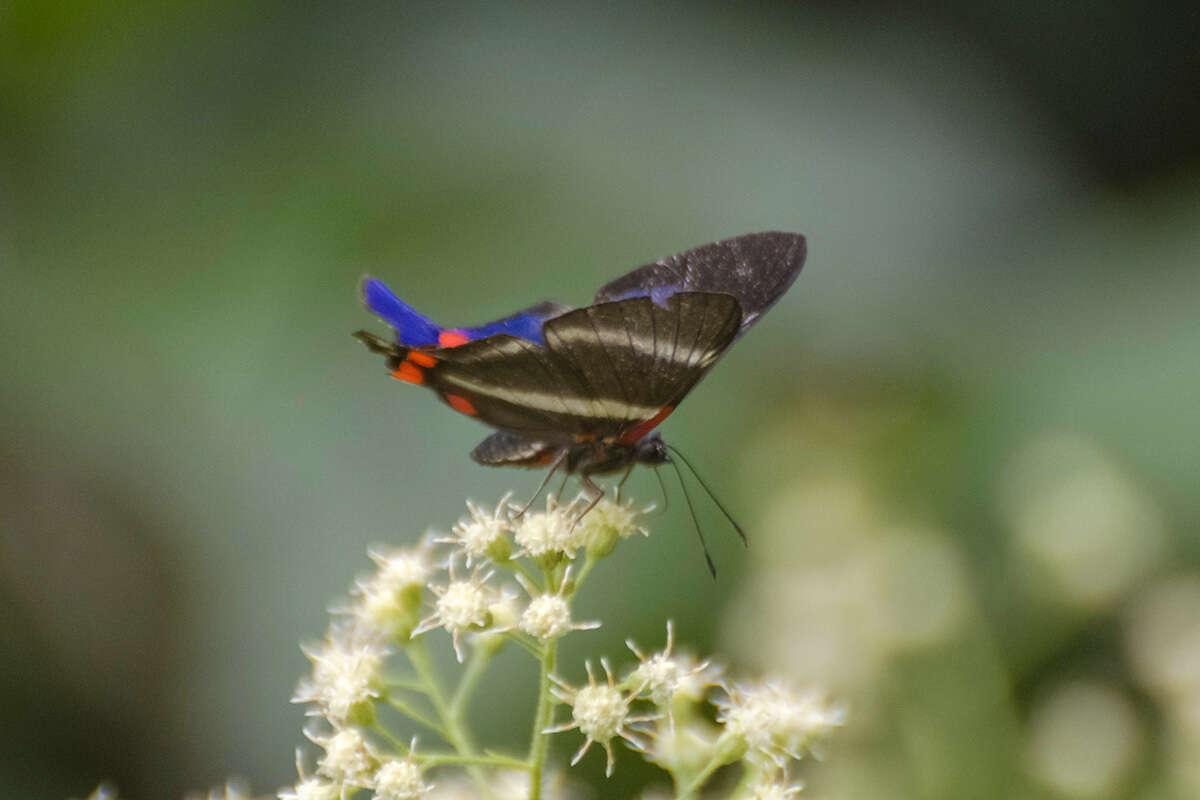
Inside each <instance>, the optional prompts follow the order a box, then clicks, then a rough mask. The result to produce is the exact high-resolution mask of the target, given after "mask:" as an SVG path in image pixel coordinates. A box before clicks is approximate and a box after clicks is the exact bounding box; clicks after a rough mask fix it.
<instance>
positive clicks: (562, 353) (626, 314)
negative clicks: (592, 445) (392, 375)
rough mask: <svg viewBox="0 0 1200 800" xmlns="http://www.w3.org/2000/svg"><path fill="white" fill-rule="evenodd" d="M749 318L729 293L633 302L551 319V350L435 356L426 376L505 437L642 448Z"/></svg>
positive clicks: (527, 345)
mask: <svg viewBox="0 0 1200 800" xmlns="http://www.w3.org/2000/svg"><path fill="white" fill-rule="evenodd" d="M742 319H743V316H742V314H741V310H740V308H739V306H738V303H737V301H736V300H735V299H734V298H733V297H732V296H730V295H727V294H705V293H700V292H682V293H677V294H674V295H672V296H671V297H669V298H667V301H666V303H665V305H658V304H655V303H654V302H653V301H651V299H650V298H648V297H632V298H629V299H627V300H621V301H617V302H613V303H599V304H597V305H594V306H588V307H587V308H580V309H576V310H574V311H569V312H567V313H565V314H563V315H562V316H559V317H555V318H554V319H551V320H549V321H547V322H546V323H545V325H544V326H543V329H542V333H543V336H544V339H545V347H538V346H537V345H535V344H533V343H531V342H528V341H526V340H523V339H517V338H515V337H512V336H505V335H498V336H490V337H488V338H486V339H480V340H477V341H474V342H467V343H466V344H463V345H460V346H458V347H454V348H446V349H440V350H432V351H425V352H423V353H422V356H424V357H426V358H431V359H433V360H434V363H433V364H432V365H430V366H429V367H428V368H427V369H425V370H424V373H423V375H424V376H425V383H426V384H427V385H429V386H430V387H431V388H433V389H434V390H435V391H437V392H438V394H439V395H440V396H441V397H442V399H443V400H445V401H446V402H447V403H449V404H450V405H451V406H452V407H453V408H455V409H457V410H459V411H462V412H463V413H467V414H470V415H471V416H474V417H476V418H478V419H480V420H482V421H483V422H486V423H488V424H489V425H493V426H495V427H497V428H501V429H502V430H504V431H509V432H519V433H525V434H531V435H533V437H531V438H537V439H538V440H539V441H544V442H546V443H548V444H554V443H565V442H569V441H573V440H574V439H575V438H576V437H579V436H595V437H597V438H608V437H614V438H620V439H621V440H623V441H636V440H637V438H640V437H641V436H642V435H644V434H645V433H646V432H648V431H649V430H650V428H652V427H653V425H654V424H657V423H658V421H661V420H662V418H664V417H665V416H666V415H667V414H669V413H670V412H671V410H673V409H674V407H675V405H677V404H678V403H679V401H680V400H682V399H683V396H684V395H686V394H687V393H688V391H689V390H691V388H692V387H693V386H694V385H695V384H696V382H697V381H699V380H700V378H701V377H703V376H704V373H705V372H707V371H708V368H709V367H710V366H712V364H713V362H715V361H716V359H717V358H718V357H719V356H720V355H721V353H722V352H724V351H725V349H726V348H727V347H728V346H729V344H730V343H731V342H732V341H733V339H734V337H735V336H736V335H737V333H738V331H739V330H740V326H741V321H742ZM651 422H653V424H649V423H651ZM647 425H649V427H646V426H647Z"/></svg>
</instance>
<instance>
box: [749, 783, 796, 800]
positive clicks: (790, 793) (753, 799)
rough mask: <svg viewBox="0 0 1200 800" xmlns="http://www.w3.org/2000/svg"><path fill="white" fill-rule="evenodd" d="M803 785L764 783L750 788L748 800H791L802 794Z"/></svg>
mask: <svg viewBox="0 0 1200 800" xmlns="http://www.w3.org/2000/svg"><path fill="white" fill-rule="evenodd" d="M803 788H804V784H803V783H793V784H790V785H789V784H783V783H777V782H776V781H764V782H762V783H756V784H754V785H753V786H751V787H750V794H749V795H747V800H789V798H792V797H795V796H796V795H798V794H800V790H801V789H803Z"/></svg>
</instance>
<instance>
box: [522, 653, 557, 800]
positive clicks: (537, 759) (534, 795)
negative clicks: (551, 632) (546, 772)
mask: <svg viewBox="0 0 1200 800" xmlns="http://www.w3.org/2000/svg"><path fill="white" fill-rule="evenodd" d="M557 655H558V640H557V639H551V640H550V641H548V642H546V646H545V653H544V655H543V656H542V674H541V679H540V682H539V683H538V705H537V712H536V713H535V714H534V716H533V736H532V738H531V740H530V742H529V800H541V797H542V768H543V767H544V766H545V763H546V753H547V751H548V750H549V747H550V736H549V735H548V734H546V733H543V731H545V730H546V728H548V727H550V717H551V715H552V714H553V712H554V696H553V695H552V694H550V675H551V674H552V673H553V672H554V661H555V658H556V657H557Z"/></svg>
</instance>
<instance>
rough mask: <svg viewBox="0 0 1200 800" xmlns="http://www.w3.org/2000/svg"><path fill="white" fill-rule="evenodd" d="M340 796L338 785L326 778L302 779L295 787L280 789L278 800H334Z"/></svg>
mask: <svg viewBox="0 0 1200 800" xmlns="http://www.w3.org/2000/svg"><path fill="white" fill-rule="evenodd" d="M341 794H342V787H341V785H340V784H337V783H331V782H330V781H329V780H327V779H326V778H318V777H313V778H302V779H301V780H299V781H298V782H297V783H296V785H295V786H289V787H287V788H286V789H280V790H279V794H278V795H277V796H278V797H279V800H335V798H338V797H340V796H341Z"/></svg>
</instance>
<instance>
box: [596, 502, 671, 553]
mask: <svg viewBox="0 0 1200 800" xmlns="http://www.w3.org/2000/svg"><path fill="white" fill-rule="evenodd" d="M651 509H653V506H650V507H649V508H644V509H635V508H634V507H633V503H632V501H631V502H629V503H618V502H614V501H612V500H609V499H608V498H607V497H602V498H600V502H598V503H596V505H595V506H593V507H592V510H591V511H589V512H587V513H586V514H584V515H583V519H581V520H580V521H579V527H580V528H581V529H582V531H581V534H582V536H583V539H584V541H585V542H587V545H588V547H589V548H593V549H599V550H600V551H601V552H600V553H599V555H607V554H608V552H609V551H611V550H612V548H613V547H614V546H615V545H616V543H617V541H618V540H619V539H628V538H629V537H630V536H632V535H633V534H635V533H640V534H642V535H643V536H649V535H650V532H649V531H647V530H646V529H645V528H644V527H642V525H640V524H639V523H638V517H640V516H642V515H643V514H645V513H646V512H648V511H650V510H651Z"/></svg>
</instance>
